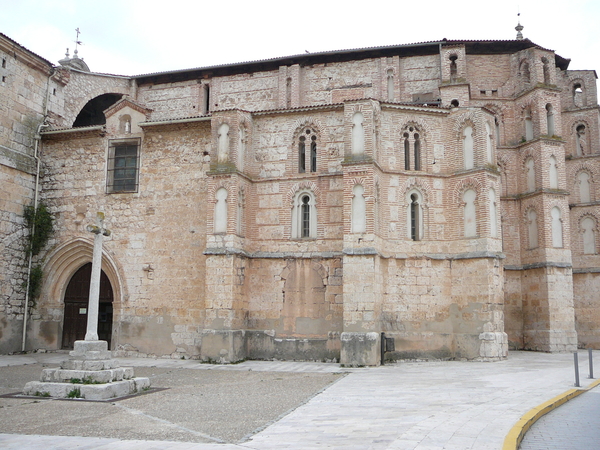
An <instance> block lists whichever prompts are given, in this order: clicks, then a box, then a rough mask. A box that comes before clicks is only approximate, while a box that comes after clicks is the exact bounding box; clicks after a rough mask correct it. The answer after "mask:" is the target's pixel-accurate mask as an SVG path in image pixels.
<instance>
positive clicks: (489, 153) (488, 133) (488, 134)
mask: <svg viewBox="0 0 600 450" xmlns="http://www.w3.org/2000/svg"><path fill="white" fill-rule="evenodd" d="M492 147H493V141H492V129H491V128H490V125H489V124H488V123H487V122H486V124H485V150H486V157H487V158H486V159H487V163H488V164H492V162H493V161H494V153H493V150H492Z"/></svg>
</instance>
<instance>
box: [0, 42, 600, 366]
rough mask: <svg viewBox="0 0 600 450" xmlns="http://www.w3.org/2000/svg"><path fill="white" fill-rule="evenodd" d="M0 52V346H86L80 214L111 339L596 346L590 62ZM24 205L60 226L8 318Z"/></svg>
mask: <svg viewBox="0 0 600 450" xmlns="http://www.w3.org/2000/svg"><path fill="white" fill-rule="evenodd" d="M0 58H1V61H2V65H1V68H0V76H1V84H0V177H1V179H2V188H1V191H0V215H1V217H2V223H1V226H0V236H1V239H0V250H1V254H2V260H1V261H0V336H1V339H0V352H2V353H6V352H13V351H19V350H21V348H22V346H23V347H24V348H25V349H27V350H31V349H38V348H45V349H60V348H69V347H70V346H72V343H73V341H74V340H75V339H81V338H82V337H83V333H84V332H85V320H86V317H87V289H89V273H90V262H91V259H92V242H93V235H92V234H91V233H89V232H88V231H87V230H86V227H87V226H88V225H90V224H93V223H94V218H95V217H96V213H97V212H98V211H101V212H104V213H105V215H106V221H105V225H106V227H107V228H109V229H110V230H111V231H112V234H111V236H110V237H108V238H106V239H105V240H104V251H103V261H102V264H103V266H102V271H103V272H102V287H101V299H100V302H101V304H100V318H99V320H100V324H99V332H100V334H101V338H103V339H106V340H108V341H109V342H110V346H111V349H112V350H113V351H114V352H115V354H116V355H123V356H125V355H127V356H129V355H142V356H145V355H155V356H158V357H174V358H181V357H185V358H198V359H202V360H206V361H218V362H235V361H239V360H242V359H245V358H248V359H297V360H323V361H334V360H335V361H339V362H341V363H343V364H349V365H376V364H379V362H380V358H381V339H382V334H381V333H385V337H387V338H393V339H394V343H395V346H394V349H393V351H388V352H387V353H386V354H385V355H386V357H387V358H391V359H406V358H443V359H447V358H466V359H484V360H494V359H501V358H505V357H506V356H507V353H508V350H509V349H529V350H538V351H548V352H557V351H571V350H575V349H576V348H577V347H578V346H579V347H588V346H589V347H592V348H596V349H599V348H600V314H599V311H600V309H599V307H600V295H599V294H598V293H599V292H600V255H599V254H598V249H599V248H600V236H599V223H600V133H599V128H598V127H599V109H598V104H597V92H596V78H597V77H596V72H595V71H594V70H568V66H569V62H570V60H569V59H566V58H564V57H562V56H559V55H557V54H556V53H555V52H554V51H552V50H549V49H546V48H544V47H541V46H539V45H537V44H535V43H533V42H531V41H530V40H528V39H522V38H517V39H516V40H506V41H452V40H446V39H444V40H441V41H434V42H424V43H419V44H410V45H396V46H387V47H378V48H365V49H354V50H344V51H332V52H325V53H312V54H302V55H296V56H289V57H282V58H275V59H269V60H262V61H254V62H246V63H238V64H228V65H222V66H214V67H202V68H195V69H188V70H175V71H170V72H161V73H152V74H146V75H138V76H119V75H109V74H102V73H93V72H91V71H90V70H89V68H88V66H87V64H86V63H85V62H84V61H83V60H82V59H80V58H79V57H78V56H77V54H75V55H73V56H72V57H70V56H69V55H67V56H66V57H65V58H64V59H63V60H61V61H60V64H59V65H58V66H55V65H53V64H52V63H50V62H48V61H47V60H45V59H44V58H42V57H40V56H38V55H36V54H34V53H32V52H31V51H29V50H27V49H26V48H24V47H22V46H21V45H19V44H18V43H16V42H15V41H13V40H11V39H10V38H9V37H7V36H5V35H0ZM36 193H37V194H36ZM38 201H42V202H44V204H45V205H47V206H48V208H49V210H50V212H51V213H52V216H53V217H54V233H53V235H52V238H51V240H50V241H49V242H48V243H47V245H46V246H45V247H44V250H43V251H42V252H41V253H40V254H39V255H38V256H36V257H35V258H34V260H33V264H34V265H35V264H39V265H40V267H41V268H42V271H43V278H42V284H41V294H40V295H39V297H38V298H28V300H29V304H30V307H29V308H28V310H27V311H25V302H26V298H25V289H24V288H23V285H24V283H26V280H27V273H28V256H27V255H26V254H25V252H24V250H23V248H24V247H23V241H24V236H25V234H26V233H27V232H26V231H25V227H24V220H23V209H24V207H25V206H27V205H30V204H32V203H37V202H38ZM24 321H25V322H26V325H25V327H24V326H23V323H24ZM82 324H83V325H82ZM23 328H25V332H23Z"/></svg>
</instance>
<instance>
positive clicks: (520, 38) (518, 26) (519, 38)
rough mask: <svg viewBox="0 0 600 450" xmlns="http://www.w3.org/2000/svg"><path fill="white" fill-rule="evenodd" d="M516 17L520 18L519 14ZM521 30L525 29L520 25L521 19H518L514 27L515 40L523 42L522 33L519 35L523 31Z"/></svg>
mask: <svg viewBox="0 0 600 450" xmlns="http://www.w3.org/2000/svg"><path fill="white" fill-rule="evenodd" d="M517 16H518V17H520V16H521V13H518V14H517ZM523 28H525V27H524V26H523V25H521V19H520V18H519V23H518V25H517V26H516V27H515V30H517V40H518V41H520V40H523V33H521V31H523Z"/></svg>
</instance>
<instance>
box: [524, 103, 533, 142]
mask: <svg viewBox="0 0 600 450" xmlns="http://www.w3.org/2000/svg"><path fill="white" fill-rule="evenodd" d="M532 139H533V120H532V118H531V111H530V110H526V111H525V140H526V141H530V140H532Z"/></svg>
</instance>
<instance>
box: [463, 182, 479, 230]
mask: <svg viewBox="0 0 600 450" xmlns="http://www.w3.org/2000/svg"><path fill="white" fill-rule="evenodd" d="M476 196H477V194H476V193H475V191H474V190H472V189H469V190H467V191H465V193H464V195H463V202H464V236H465V237H466V238H468V237H476V236H477V221H476V217H475V214H476V211H475V197H476Z"/></svg>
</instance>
